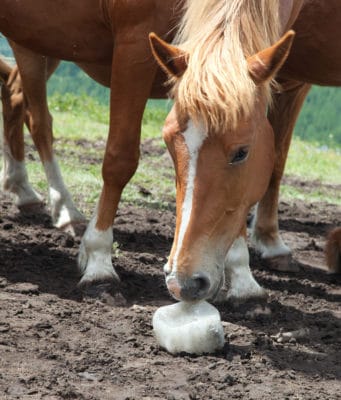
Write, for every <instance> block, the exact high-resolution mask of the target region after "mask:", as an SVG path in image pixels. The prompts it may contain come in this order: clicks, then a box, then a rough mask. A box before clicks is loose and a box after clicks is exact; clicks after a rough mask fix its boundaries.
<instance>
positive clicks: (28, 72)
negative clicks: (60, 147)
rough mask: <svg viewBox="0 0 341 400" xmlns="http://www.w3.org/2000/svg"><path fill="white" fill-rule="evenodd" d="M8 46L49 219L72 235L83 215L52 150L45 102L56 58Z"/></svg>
mask: <svg viewBox="0 0 341 400" xmlns="http://www.w3.org/2000/svg"><path fill="white" fill-rule="evenodd" d="M12 48H13V51H14V54H15V57H16V60H17V63H18V67H19V69H20V74H21V78H22V84H23V89H24V93H25V100H26V102H27V113H28V126H29V130H30V133H31V136H32V139H33V142H34V144H35V146H36V148H37V150H38V153H39V156H40V159H41V161H42V164H43V167H44V170H45V174H46V177H47V181H48V186H49V202H50V208H51V217H52V222H53V224H54V226H56V227H57V228H60V229H63V230H65V231H68V232H69V233H71V234H73V235H75V234H78V233H82V231H83V229H84V223H85V221H86V220H85V217H84V216H83V215H82V214H81V213H80V212H79V211H78V210H77V208H76V206H75V205H74V203H73V201H72V199H71V195H70V193H69V192H68V190H67V188H66V186H65V184H64V181H63V178H62V175H61V172H60V169H59V165H58V162H57V159H56V157H55V156H54V152H53V133H52V116H51V114H50V112H49V109H48V105H47V94H46V81H47V79H48V77H49V74H51V73H52V71H53V70H54V68H55V66H57V65H58V60H52V59H49V58H48V59H47V58H42V57H40V56H37V55H36V54H34V53H32V52H31V51H29V50H26V49H23V48H21V47H19V46H17V45H13V44H12ZM53 61H54V62H53Z"/></svg>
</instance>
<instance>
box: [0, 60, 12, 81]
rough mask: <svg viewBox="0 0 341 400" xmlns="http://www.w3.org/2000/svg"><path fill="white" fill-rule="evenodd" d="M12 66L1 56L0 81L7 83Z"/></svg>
mask: <svg viewBox="0 0 341 400" xmlns="http://www.w3.org/2000/svg"><path fill="white" fill-rule="evenodd" d="M11 72H12V67H11V66H10V65H9V64H7V63H6V62H5V61H4V60H3V59H1V58H0V81H2V83H7V81H8V78H9V76H10V73H11Z"/></svg>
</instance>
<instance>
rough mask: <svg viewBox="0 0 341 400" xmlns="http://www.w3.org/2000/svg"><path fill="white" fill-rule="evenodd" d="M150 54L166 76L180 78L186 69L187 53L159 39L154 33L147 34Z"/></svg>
mask: <svg viewBox="0 0 341 400" xmlns="http://www.w3.org/2000/svg"><path fill="white" fill-rule="evenodd" d="M149 42H150V47H151V49H152V53H153V55H154V57H155V59H156V61H157V62H158V64H159V65H160V67H161V68H162V69H163V70H164V71H165V72H166V74H167V75H171V76H173V77H177V78H180V77H181V76H182V74H183V73H184V72H185V70H186V68H187V60H188V56H187V53H185V52H184V51H182V50H181V49H179V48H178V47H176V46H172V45H170V44H168V43H166V42H165V41H164V40H162V39H160V38H159V37H158V36H157V35H156V34H155V33H154V32H152V33H150V34H149Z"/></svg>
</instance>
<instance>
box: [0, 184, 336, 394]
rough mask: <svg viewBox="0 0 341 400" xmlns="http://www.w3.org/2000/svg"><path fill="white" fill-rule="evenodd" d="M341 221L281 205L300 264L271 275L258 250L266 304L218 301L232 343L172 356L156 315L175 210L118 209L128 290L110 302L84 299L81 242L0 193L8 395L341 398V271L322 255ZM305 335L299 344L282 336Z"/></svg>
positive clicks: (1, 375) (324, 207)
mask: <svg viewBox="0 0 341 400" xmlns="http://www.w3.org/2000/svg"><path fill="white" fill-rule="evenodd" d="M298 184H299V183H298ZM307 190H309V188H307ZM328 190H329V189H328ZM338 221H341V210H340V207H338V206H335V205H330V204H322V203H314V204H304V203H302V202H300V201H295V202H292V203H290V204H289V203H281V207H280V225H281V230H282V232H283V238H284V240H285V241H286V243H288V244H289V245H290V246H291V248H292V249H293V250H294V253H293V254H294V260H295V262H296V264H297V266H298V267H299V271H298V272H297V273H295V274H289V273H283V272H282V273H281V272H274V271H270V270H269V269H267V268H266V267H265V266H264V265H263V263H262V262H261V260H260V259H259V258H257V256H256V255H255V254H254V253H252V261H251V266H252V269H253V271H254V274H255V276H256V278H257V280H258V281H259V282H260V283H261V284H262V285H263V286H264V287H265V288H266V289H267V291H268V293H269V298H268V300H267V303H266V304H261V305H259V306H256V307H255V304H254V303H253V304H248V305H246V306H243V307H241V306H240V307H234V306H232V305H231V304H226V305H220V306H218V309H219V311H220V313H221V316H222V320H223V325H224V330H225V338H226V345H225V347H224V349H223V350H222V351H220V352H218V353H217V354H213V355H204V356H200V357H198V356H189V355H186V354H182V355H178V356H172V355H170V354H168V353H166V352H165V351H163V350H162V349H160V348H159V347H158V345H157V343H156V342H155V339H154V337H153V333H152V327H151V319H152V315H153V312H154V311H155V310H156V309H157V307H159V306H161V305H165V304H170V303H172V302H173V301H172V299H171V298H170V296H169V295H168V293H167V290H166V287H165V284H164V279H163V274H162V266H163V264H164V262H165V257H166V255H167V254H168V252H169V249H170V246H171V241H172V235H173V230H174V214H173V212H170V211H164V212H161V211H157V210H153V209H147V208H144V209H142V208H140V209H139V208H133V207H124V206H123V207H121V208H120V210H119V215H118V218H117V220H116V225H115V229H114V235H115V240H116V241H117V242H118V244H119V249H118V250H117V251H115V255H114V258H113V261H114V265H115V268H116V270H117V272H118V273H119V275H120V277H121V279H122V284H121V292H122V297H121V298H118V299H117V302H116V305H112V304H105V303H102V302H99V301H91V300H84V299H83V300H82V295H81V292H80V291H79V290H78V289H77V287H76V285H77V281H78V273H77V267H76V255H77V248H78V245H79V239H73V238H72V237H70V236H68V235H67V234H65V233H62V232H59V231H57V230H55V229H54V228H53V227H52V225H51V221H50V218H49V217H48V216H47V215H46V214H36V213H35V214H33V215H21V214H19V213H18V211H17V209H16V208H15V206H13V205H12V202H11V201H10V198H9V197H8V196H7V195H3V194H2V195H0V399H4V400H5V399H51V400H52V399H89V400H90V399H99V400H106V399H130V400H132V399H138V400H140V399H169V400H170V399H224V400H225V399H262V400H265V399H279V400H281V399H328V400H333V399H340V398H341V381H340V378H341V308H340V300H341V287H340V276H339V277H338V276H331V275H328V274H327V273H326V270H325V269H324V256H323V247H324V243H325V234H326V232H328V230H330V229H331V227H332V226H335V225H336V224H337V222H338ZM124 299H125V300H124ZM297 330H299V332H300V333H301V334H302V337H301V338H297V339H296V340H295V339H291V340H290V341H285V340H284V341H281V339H280V335H279V336H278V334H280V333H281V332H282V333H285V332H292V331H297Z"/></svg>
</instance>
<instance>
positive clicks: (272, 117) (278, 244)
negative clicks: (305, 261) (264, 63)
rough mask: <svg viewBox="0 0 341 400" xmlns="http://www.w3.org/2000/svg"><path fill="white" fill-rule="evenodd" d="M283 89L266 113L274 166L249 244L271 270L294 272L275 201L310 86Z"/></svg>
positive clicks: (298, 84)
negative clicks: (273, 145)
mask: <svg viewBox="0 0 341 400" xmlns="http://www.w3.org/2000/svg"><path fill="white" fill-rule="evenodd" d="M289 85H290V88H289ZM286 87H287V89H286V90H284V91H283V92H281V93H278V94H276V95H275V96H274V104H273V105H272V107H271V110H270V112H269V121H270V123H271V125H272V127H273V130H274V134H275V151H276V157H275V166H274V170H273V173H272V176H271V180H270V183H269V187H268V189H267V191H266V193H265V195H264V197H263V198H262V200H261V201H260V202H259V204H258V206H257V209H256V215H255V218H254V221H253V226H252V241H253V244H254V246H255V248H256V250H257V251H258V252H260V254H261V256H262V258H263V259H264V260H265V261H266V263H267V264H268V266H269V267H270V268H273V269H276V270H281V271H296V270H297V267H296V266H295V265H294V263H292V262H291V261H292V260H291V250H290V248H289V247H288V246H287V245H285V243H284V242H283V240H282V238H281V236H280V234H279V226H278V200H279V189H280V183H281V179H282V175H283V172H284V167H285V162H286V159H287V156H288V151H289V146H290V142H291V137H292V132H293V129H294V126H295V122H296V119H297V117H298V114H299V112H300V110H301V107H302V105H303V102H304V100H305V97H306V95H307V94H308V92H309V89H310V87H311V85H309V84H304V83H300V82H286Z"/></svg>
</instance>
